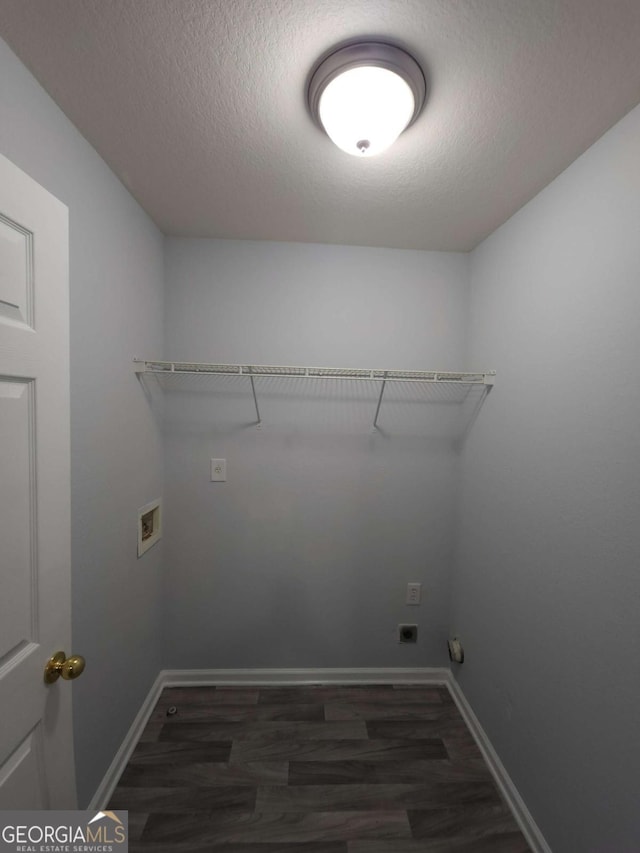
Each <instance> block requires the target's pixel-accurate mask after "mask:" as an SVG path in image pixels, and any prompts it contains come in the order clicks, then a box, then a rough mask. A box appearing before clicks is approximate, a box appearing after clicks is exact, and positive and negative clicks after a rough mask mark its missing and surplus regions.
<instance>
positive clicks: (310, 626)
mask: <svg viewBox="0 0 640 853" xmlns="http://www.w3.org/2000/svg"><path fill="white" fill-rule="evenodd" d="M467 304H468V258H467V256H465V255H453V254H444V253H426V252H406V251H394V250H388V249H363V248H353V247H351V248H349V247H335V246H332V247H329V246H321V245H300V244H274V243H250V242H239V241H214V240H181V239H175V240H168V241H167V243H166V296H165V308H166V312H165V318H166V323H165V354H166V357H167V358H171V359H175V360H176V361H220V362H241V363H256V364H265V363H266V364H294V365H295V364H302V365H321V366H334V367H344V366H347V367H382V368H384V367H397V368H403V367H406V368H417V369H419V368H426V369H429V368H439V369H447V368H449V369H453V370H456V369H464V367H465V364H466V358H465V339H466V319H467V315H466V309H467ZM258 389H259V403H260V406H261V411H262V415H263V420H264V425H263V427H262V428H261V429H256V427H255V424H254V421H255V412H254V409H253V403H252V397H251V393H250V390H249V386H248V383H247V380H243V381H241V382H240V383H238V381H237V380H236V381H235V382H234V383H228V382H226V381H224V382H222V383H220V382H218V383H217V384H216V385H215V386H214V387H211V383H209V382H208V381H207V380H204V379H197V380H196V381H194V382H193V383H187V382H184V381H183V380H181V381H180V385H179V388H178V387H176V389H175V390H173V391H171V392H170V393H168V394H167V396H166V400H165V406H166V435H165V440H166V471H165V480H166V484H167V490H166V508H167V516H166V517H167V527H166V536H165V549H166V551H165V555H166V571H167V582H168V595H167V602H168V612H167V619H166V625H167V630H166V634H165V639H166V642H167V644H166V658H167V663H168V666H170V667H184V666H187V667H243V666H244V667H251V666H265V667H268V666H273V667H287V666H289V667H291V666H309V667H311V666H316V667H323V666H324V667H331V666H346V667H350V666H351V667H353V666H428V665H440V664H443V663H444V662H445V659H446V645H445V639H446V635H447V624H448V621H449V572H450V557H451V547H452V541H451V534H452V527H453V513H452V509H453V501H454V484H455V470H456V463H457V456H456V453H455V452H454V451H453V449H452V447H451V441H450V438H449V436H448V426H449V424H448V421H449V419H450V417H451V415H452V409H455V408H457V407H455V406H453V407H452V406H451V405H449V404H447V403H446V402H445V403H440V404H436V405H434V404H433V403H429V402H424V400H422V401H421V402H420V401H419V400H418V397H419V392H418V391H415V393H413V394H412V395H409V396H407V395H406V392H405V393H404V396H403V395H402V394H401V395H400V398H399V399H397V402H389V403H388V404H385V403H383V409H382V412H381V417H380V426H381V431H380V432H379V433H377V434H374V433H373V432H372V429H371V424H372V420H373V416H374V413H375V407H376V394H377V391H378V386H375V387H373V386H372V387H368V388H364V389H354V388H353V386H346V385H340V386H339V385H336V384H335V383H334V384H328V383H318V384H317V385H315V386H312V389H313V390H310V385H309V383H308V382H307V383H304V382H297V381H295V382H293V383H292V382H291V380H286V381H282V380H260V381H259V382H258ZM213 392H215V393H213ZM393 393H394V391H393V390H392V391H390V400H391V399H392V397H393ZM211 457H223V458H226V459H227V464H228V482H227V483H226V484H213V483H210V482H209V459H210V458H211ZM408 581H421V582H422V583H423V584H424V586H423V591H424V604H423V605H422V606H421V607H419V608H415V607H407V606H406V605H405V592H406V583H407V582H408ZM402 621H405V622H414V621H415V622H417V623H418V624H419V643H418V644H417V645H416V646H407V645H402V646H400V645H399V644H398V643H397V640H396V634H397V624H398V623H399V622H402Z"/></svg>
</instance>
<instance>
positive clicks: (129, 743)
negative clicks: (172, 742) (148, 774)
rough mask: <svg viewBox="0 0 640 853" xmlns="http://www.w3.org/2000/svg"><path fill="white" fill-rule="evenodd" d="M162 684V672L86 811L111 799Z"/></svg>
mask: <svg viewBox="0 0 640 853" xmlns="http://www.w3.org/2000/svg"><path fill="white" fill-rule="evenodd" d="M163 687H164V683H163V681H162V672H160V673H159V674H158V677H157V678H156V680H155V681H154V682H153V684H152V685H151V690H149V692H148V693H147V696H146V698H145V699H144V701H143V703H142V705H141V706H140V710H139V711H138V713H137V714H136V717H135V719H134V721H133V723H132V724H131V727H130V729H129V731H128V732H127V733H126V735H125V736H124V740H123V741H122V743H121V744H120V749H119V750H118V751H117V752H116V754H115V756H114V759H113V761H112V762H111V764H110V765H109V767H108V769H107V772H106V773H105V775H104V778H103V780H102V782H101V783H100V784H99V785H98V789H97V791H96V792H95V794H94V795H93V797H92V798H91V802H90V803H89V805H88V806H87V810H88V811H98V810H101V809H104V808H106V806H107V803H108V802H109V800H110V799H111V795H112V794H113V792H114V790H115V787H116V785H117V784H118V779H119V778H120V776H121V775H122V771H123V770H124V768H125V767H126V766H127V762H128V761H129V759H130V758H131V753H132V752H133V750H134V749H135V748H136V746H137V743H138V740H139V738H140V735H141V734H142V732H143V731H144V727H145V726H146V725H147V720H148V719H149V717H150V716H151V712H152V711H153V709H154V708H155V705H156V702H157V701H158V699H159V698H160V693H161V692H162V688H163Z"/></svg>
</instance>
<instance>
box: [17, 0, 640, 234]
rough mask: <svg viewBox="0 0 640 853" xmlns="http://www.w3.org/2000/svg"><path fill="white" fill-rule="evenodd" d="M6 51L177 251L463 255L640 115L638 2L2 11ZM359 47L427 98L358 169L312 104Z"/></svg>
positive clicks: (290, 2) (259, 1)
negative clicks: (397, 60)
mask: <svg viewBox="0 0 640 853" xmlns="http://www.w3.org/2000/svg"><path fill="white" fill-rule="evenodd" d="M0 35H2V37H3V38H4V39H5V40H6V41H7V42H8V44H9V45H10V46H11V47H12V48H13V50H14V51H15V52H16V53H17V54H18V56H19V57H20V58H21V59H22V61H23V62H24V63H25V64H26V65H27V66H28V67H29V68H30V69H31V70H32V72H33V73H34V74H35V76H36V77H37V78H38V80H40V82H41V83H42V85H43V86H44V87H45V88H46V89H47V91H48V92H49V93H50V94H51V95H52V97H53V98H54V99H55V100H56V101H57V103H58V104H59V105H60V107H61V108H62V109H63V110H64V112H65V113H66V114H67V115H68V116H69V118H70V119H71V120H72V121H73V122H74V124H75V125H76V126H77V127H78V128H79V129H80V131H81V132H82V133H83V134H84V136H85V137H86V138H87V139H88V140H89V141H90V142H91V144H92V145H93V146H94V147H95V148H96V149H97V150H98V151H99V152H100V154H101V155H102V157H103V158H104V159H105V160H106V161H107V163H108V164H109V165H110V166H111V168H112V169H113V170H114V172H115V173H116V174H117V175H118V176H119V177H120V178H121V180H122V181H123V183H124V184H125V185H126V186H127V187H128V188H129V189H130V191H131V192H132V193H133V195H134V196H135V197H136V198H137V199H138V201H139V202H140V204H141V205H142V206H143V207H144V208H145V210H147V211H148V213H149V214H150V215H151V217H152V218H153V219H154V220H155V222H156V223H157V224H158V226H159V227H160V228H161V229H162V230H163V231H164V232H165V233H167V234H173V235H189V236H211V237H233V238H245V239H261V240H295V241H308V242H322V243H348V244H356V245H370V246H371V245H373V246H395V247H398V248H415V249H446V250H468V249H471V248H473V247H474V246H475V245H477V244H478V242H479V241H481V240H482V239H483V238H484V237H486V236H487V235H488V234H490V233H491V232H492V231H493V230H494V229H495V228H496V227H497V226H498V225H500V224H501V223H502V222H504V221H505V220H506V219H507V218H508V217H509V216H510V215H511V214H513V213H514V212H515V211H516V210H517V209H518V208H519V207H521V206H522V204H524V203H525V202H526V201H527V200H528V199H530V198H531V197H532V196H533V195H535V193H536V192H538V191H539V190H540V189H541V188H542V187H544V186H545V185H546V184H548V183H549V182H550V181H551V180H552V179H553V178H554V177H555V176H556V175H557V174H559V172H561V171H562V170H563V169H564V168H566V167H567V166H568V165H569V164H570V163H571V162H572V161H573V160H574V159H575V158H576V157H577V156H578V155H579V154H580V153H581V152H582V151H584V150H585V149H586V148H587V147H588V146H589V145H590V144H591V143H592V142H594V141H595V140H596V139H597V138H598V137H599V136H600V135H602V133H604V131H606V130H607V129H608V128H609V127H611V125H613V124H614V123H615V122H616V121H617V120H618V119H620V118H621V117H622V116H623V115H624V114H625V113H626V112H627V111H628V110H629V109H630V108H631V107H633V106H634V105H635V104H636V103H638V101H640V50H639V45H640V2H639V0H108V1H107V0H0ZM360 36H362V37H369V38H374V39H380V40H388V41H393V42H395V43H397V44H399V45H401V46H404V47H405V48H406V49H408V50H409V51H410V52H411V53H413V55H414V56H415V57H416V59H418V61H419V62H420V63H421V64H422V66H423V68H424V69H425V71H426V73H427V76H428V79H429V87H430V92H429V97H428V101H427V105H426V108H425V110H424V112H423V114H422V115H421V117H420V118H419V119H418V121H417V122H416V123H415V124H414V125H413V126H412V127H411V128H410V129H409V130H408V131H407V132H406V133H405V134H403V135H402V136H401V137H400V139H399V140H398V142H397V143H396V144H395V145H394V146H393V147H392V148H391V149H389V150H388V151H387V152H385V153H384V154H382V155H380V156H379V157H377V158H371V159H362V160H358V159H357V158H354V157H351V156H349V155H347V154H344V153H343V152H341V151H339V150H338V149H337V148H335V146H333V145H332V143H331V142H329V140H328V139H327V138H326V137H325V136H324V134H323V133H322V132H321V131H320V130H319V129H318V128H317V127H316V126H315V125H314V124H313V123H312V121H311V119H310V118H309V115H308V113H307V110H306V106H305V87H306V83H307V80H308V76H309V72H310V70H311V68H312V66H313V65H314V64H315V63H316V61H317V60H318V58H319V57H320V56H321V55H322V54H324V53H325V52H327V50H329V49H330V48H331V47H333V46H334V45H336V44H339V43H342V42H344V41H346V40H352V39H354V38H356V37H360Z"/></svg>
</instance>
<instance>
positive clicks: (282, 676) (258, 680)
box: [87, 667, 551, 853]
mask: <svg viewBox="0 0 640 853" xmlns="http://www.w3.org/2000/svg"><path fill="white" fill-rule="evenodd" d="M304 684H345V685H348V684H443V685H446V686H447V687H448V689H449V692H450V693H451V696H452V697H453V700H454V702H455V703H456V705H457V707H458V710H459V711H460V713H461V714H462V717H463V719H464V721H465V723H466V724H467V726H468V727H469V730H470V732H471V734H472V735H473V736H474V738H475V740H476V742H477V744H478V747H479V748H480V751H481V752H482V755H483V756H484V759H485V761H486V762H487V764H488V766H489V769H490V770H491V773H492V774H493V777H494V779H495V781H496V784H497V785H498V788H499V789H500V792H501V793H502V796H503V797H504V799H505V800H506V802H507V804H508V806H509V808H510V809H511V811H512V812H513V816H514V817H515V819H516V820H517V822H518V824H519V826H520V828H521V830H522V833H523V835H524V836H525V838H526V839H527V842H528V844H529V846H530V847H531V849H532V851H533V853H551V848H550V847H549V845H548V844H547V843H546V841H545V840H544V837H543V835H542V833H541V832H540V830H539V829H538V826H537V825H536V823H535V821H534V819H533V817H532V816H531V813H530V812H529V810H528V809H527V807H526V805H525V803H524V800H523V799H522V797H521V796H520V794H519V793H518V789H517V788H516V786H515V785H514V784H513V782H512V780H511V777H510V776H509V774H508V773H507V771H506V769H505V767H504V765H503V764H502V762H501V761H500V758H499V757H498V754H497V752H496V751H495V749H494V748H493V746H492V745H491V742H490V741H489V738H488V737H487V735H486V732H485V731H484V729H483V728H482V726H481V725H480V722H479V720H478V718H477V717H476V715H475V714H474V713H473V710H472V709H471V706H470V705H469V703H468V702H467V699H466V697H465V695H464V693H463V692H462V690H461V689H460V686H459V685H458V682H457V681H456V679H455V678H454V676H453V675H452V673H451V671H450V670H449V669H445V668H444V667H416V668H414V669H410V668H395V667H388V668H381V669H376V668H366V667H365V668H361V669H314V668H308V669H164V670H161V671H160V673H159V674H158V677H157V678H156V680H155V682H154V683H153V685H152V687H151V689H150V690H149V693H148V695H147V697H146V698H145V700H144V702H143V703H142V706H141V707H140V710H139V711H138V713H137V715H136V718H135V720H134V721H133V723H132V724H131V728H130V729H129V731H128V732H127V734H126V735H125V738H124V740H123V741H122V744H121V746H120V749H119V750H118V751H117V753H116V755H115V757H114V759H113V761H112V762H111V764H110V766H109V768H108V770H107V772H106V773H105V776H104V779H103V780H102V782H101V783H100V785H99V786H98V789H97V791H96V793H95V794H94V795H93V797H92V799H91V802H90V803H89V805H88V806H87V809H89V810H91V811H94V810H98V809H103V808H105V807H106V806H107V804H108V802H109V800H110V798H111V795H112V794H113V791H114V790H115V787H116V785H117V784H118V780H119V778H120V776H121V775H122V771H123V770H124V768H125V767H126V765H127V762H128V761H129V758H130V757H131V753H132V752H133V750H134V749H135V747H136V744H137V742H138V739H139V738H140V735H141V734H142V732H143V730H144V727H145V726H146V724H147V720H148V719H149V717H150V716H151V712H152V711H153V709H154V707H155V705H156V702H157V701H158V699H159V697H160V693H161V692H162V690H163V689H164V688H165V687H180V686H184V687H189V686H199V685H202V686H206V685H219V686H229V685H238V686H246V687H254V686H271V685H304Z"/></svg>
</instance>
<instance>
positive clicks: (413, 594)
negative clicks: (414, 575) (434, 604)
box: [407, 583, 422, 604]
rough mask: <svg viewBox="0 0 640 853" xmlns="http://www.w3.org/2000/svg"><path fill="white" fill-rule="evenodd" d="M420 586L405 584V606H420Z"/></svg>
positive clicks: (417, 584) (419, 584)
mask: <svg viewBox="0 0 640 853" xmlns="http://www.w3.org/2000/svg"><path fill="white" fill-rule="evenodd" d="M421 590H422V584H421V583H408V584H407V604H420V597H421V594H422V593H421Z"/></svg>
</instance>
